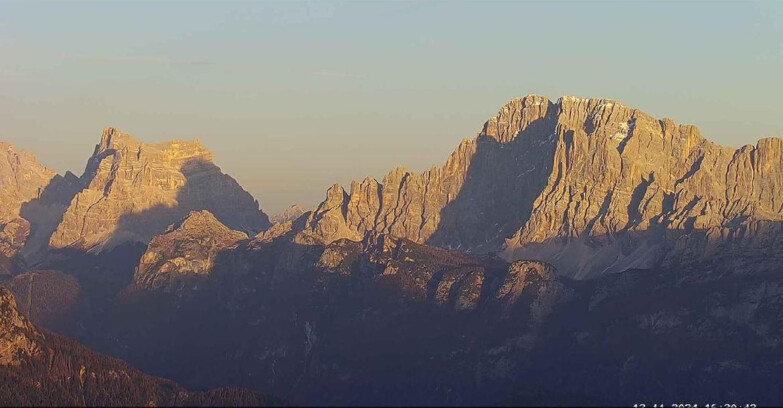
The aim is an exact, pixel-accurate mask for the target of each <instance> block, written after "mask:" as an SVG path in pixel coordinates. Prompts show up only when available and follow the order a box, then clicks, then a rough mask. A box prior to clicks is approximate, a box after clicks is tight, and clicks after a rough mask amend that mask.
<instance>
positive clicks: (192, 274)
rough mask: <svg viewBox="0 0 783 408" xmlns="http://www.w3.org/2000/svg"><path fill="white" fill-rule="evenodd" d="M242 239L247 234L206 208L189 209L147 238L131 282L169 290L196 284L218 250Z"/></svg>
mask: <svg viewBox="0 0 783 408" xmlns="http://www.w3.org/2000/svg"><path fill="white" fill-rule="evenodd" d="M246 239H248V236H247V234H245V233H244V232H240V231H234V230H232V229H230V228H228V227H227V226H225V225H223V224H222V223H221V222H220V221H218V219H217V218H215V216H214V215H212V213H210V212H209V211H205V210H202V211H192V212H190V213H189V214H188V216H187V217H185V219H183V220H182V221H180V222H178V223H176V224H173V225H171V226H170V227H169V228H168V230H167V231H166V232H165V233H163V234H161V235H159V236H157V237H155V238H153V239H152V240H151V241H150V243H149V245H148V246H147V251H146V252H145V253H144V255H143V256H142V258H141V262H140V264H139V266H138V268H137V269H136V273H135V275H134V283H135V284H136V285H138V286H141V287H144V288H147V289H163V290H165V291H170V292H173V291H178V290H181V289H183V288H186V287H188V288H193V287H196V286H197V285H198V278H201V277H205V276H207V275H209V274H210V272H211V271H212V266H213V265H214V262H215V258H216V257H217V256H218V254H219V253H220V252H221V251H224V250H226V249H228V248H230V247H232V246H234V245H236V244H237V242H239V241H242V240H246Z"/></svg>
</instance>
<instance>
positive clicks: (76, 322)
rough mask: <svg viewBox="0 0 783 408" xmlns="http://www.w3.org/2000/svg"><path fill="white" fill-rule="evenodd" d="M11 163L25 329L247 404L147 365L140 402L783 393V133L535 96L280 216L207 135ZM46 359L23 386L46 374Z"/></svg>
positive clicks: (14, 246) (7, 271)
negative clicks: (779, 384)
mask: <svg viewBox="0 0 783 408" xmlns="http://www.w3.org/2000/svg"><path fill="white" fill-rule="evenodd" d="M0 155H2V157H0V187H1V188H2V189H3V192H4V194H3V195H2V196H0V254H1V255H2V256H0V279H2V285H3V286H6V287H7V288H8V289H9V290H10V291H11V292H12V293H13V296H14V297H16V303H18V304H19V305H20V307H19V309H18V310H19V312H17V309H16V306H15V305H16V303H13V300H11V299H10V294H7V292H3V293H4V295H3V296H4V299H6V300H4V302H6V303H7V304H8V305H9V306H7V307H6V306H4V309H3V310H6V309H7V310H9V312H8V313H10V315H13V316H14V317H13V320H14V322H17V323H14V325H15V326H13V327H22V326H24V328H25V329H24V330H26V332H25V333H27V332H29V333H34V332H35V330H37V329H35V328H34V327H33V326H32V325H31V323H30V322H28V321H27V319H29V320H30V321H32V324H35V325H40V326H42V327H45V328H46V330H51V331H53V332H57V333H58V334H59V335H62V336H66V337H68V338H72V339H74V340H76V341H79V342H81V343H83V344H85V345H86V346H88V347H90V348H92V349H94V350H96V351H98V352H100V353H104V354H107V355H111V356H114V357H116V358H120V359H122V360H125V361H127V362H128V363H130V364H132V365H133V366H135V367H138V368H139V369H141V370H143V371H144V372H146V373H149V374H152V375H154V376H158V377H165V378H170V379H172V380H175V381H177V383H179V384H182V386H184V387H186V388H187V389H192V390H209V389H213V390H214V389H218V390H231V391H205V392H206V394H198V393H197V394H187V392H186V391H184V388H181V387H180V386H179V385H174V384H173V383H171V384H169V383H165V384H167V385H166V386H165V387H168V388H167V390H169V391H166V392H168V394H166V393H163V394H161V393H162V392H163V391H159V389H160V387H163V386H162V385H155V384H162V383H156V382H155V381H164V380H157V379H154V380H153V379H151V378H153V377H146V376H145V375H144V374H140V373H139V374H133V375H138V376H144V377H143V378H145V380H144V381H146V382H145V383H144V384H146V385H144V386H143V387H141V388H139V389H138V390H135V389H134V391H132V394H133V398H141V399H136V400H132V401H141V400H144V401H147V399H149V395H152V394H150V393H158V394H156V395H159V398H160V399H158V400H156V401H157V402H156V403H161V404H175V403H176V404H179V403H184V404H187V403H192V402H193V401H192V400H183V399H182V398H185V397H182V396H183V395H185V394H187V395H198V396H199V397H198V398H207V396H209V398H212V397H211V396H220V397H221V398H222V397H223V396H225V397H226V398H229V397H230V398H233V399H229V400H228V401H229V403H251V404H252V403H260V402H259V401H261V400H262V399H263V401H265V402H267V403H268V402H269V401H278V400H275V399H270V398H268V397H262V396H261V395H274V396H275V397H277V398H280V400H284V401H288V402H290V403H293V404H307V405H333V404H347V405H365V404H370V405H389V404H392V405H420V404H429V405H484V404H493V405H540V404H552V405H563V404H565V405H573V404H579V405H632V404H634V403H638V402H642V401H649V402H651V401H654V400H656V401H661V400H664V401H686V400H687V401H691V400H700V401H701V400H705V399H709V400H711V401H734V402H743V403H744V402H748V403H751V402H752V403H758V404H760V403H771V404H774V403H780V402H781V401H783V394H781V393H780V392H779V391H775V390H770V387H769V385H770V383H769V380H768V379H769V378H775V377H777V376H780V375H781V374H783V369H782V368H781V367H783V360H781V357H780V356H782V355H783V353H781V352H783V349H781V347H782V346H783V345H782V344H781V337H780V336H781V331H782V330H783V312H781V310H783V309H781V306H782V305H783V303H781V302H783V280H782V279H781V276H783V275H781V272H783V140H781V139H777V138H769V139H762V140H759V141H758V142H757V143H756V144H755V145H747V146H743V147H741V148H739V149H733V148H728V147H724V146H720V145H717V144H715V143H713V142H711V141H709V140H708V139H707V138H705V137H703V136H702V135H701V133H700V132H699V130H698V129H697V128H696V127H694V126H690V125H677V124H675V123H674V122H673V121H672V120H669V119H656V118H653V117H651V116H650V115H647V114H646V113H644V112H642V111H640V110H638V109H633V108H630V107H627V106H625V105H623V104H622V103H620V102H617V101H613V100H607V99H583V98H575V97H562V98H559V99H558V100H556V101H551V100H549V99H547V98H545V97H542V96H537V95H529V96H526V97H523V98H519V99H514V100H512V101H510V102H509V103H507V104H506V105H504V106H503V107H502V108H501V109H500V111H499V112H498V114H497V115H496V116H495V117H493V118H490V119H489V120H488V121H487V122H486V123H485V124H484V125H483V126H482V127H481V128H480V131H479V132H478V134H477V136H476V137H475V138H474V139H470V140H464V141H462V142H461V143H460V144H459V146H458V147H457V148H456V150H455V151H454V152H453V153H452V154H451V155H450V156H449V158H448V159H447V161H446V163H445V164H444V165H442V166H436V167H433V168H431V169H429V170H427V171H424V172H421V173H417V172H413V171H410V170H407V169H403V168H397V169H394V170H392V171H390V172H389V173H387V174H386V175H385V176H384V177H383V179H382V180H381V181H378V180H375V179H373V178H369V177H368V178H365V179H363V180H361V181H354V182H352V183H351V185H350V188H349V190H347V191H346V190H345V189H344V188H343V187H342V186H340V185H338V184H335V185H333V186H332V187H330V188H329V189H328V190H327V191H326V196H325V199H324V201H323V202H321V203H320V204H319V205H318V206H316V207H315V208H312V209H310V210H305V209H303V208H301V207H298V206H293V207H291V208H290V209H288V210H287V211H285V212H284V213H283V214H280V215H279V216H275V217H273V218H272V219H271V220H270V218H269V217H268V216H267V215H266V214H265V213H264V212H263V211H262V210H261V209H260V208H259V204H258V202H257V201H256V200H255V199H254V198H253V197H252V196H251V195H250V194H249V193H248V192H247V191H245V190H244V189H243V188H242V187H241V186H240V185H239V184H238V183H237V182H236V181H235V180H234V179H233V178H231V177H230V176H229V175H226V174H224V173H223V172H222V171H221V170H220V168H219V167H217V166H216V165H215V164H214V163H213V157H212V154H211V153H210V152H209V150H207V148H206V147H205V146H203V145H202V144H201V143H200V142H198V141H192V142H187V141H172V142H168V143H160V144H147V143H142V142H139V141H137V140H136V139H135V138H134V137H132V136H130V135H128V134H125V133H123V132H121V131H119V130H117V129H114V128H107V129H105V130H104V131H103V134H102V135H101V138H100V141H99V143H98V144H97V145H96V147H95V150H94V153H93V155H92V156H91V157H90V158H89V159H88V160H87V164H86V168H85V171H84V173H83V174H82V175H81V176H76V175H74V174H71V173H67V174H65V175H64V176H59V175H57V174H55V172H53V171H52V170H50V169H48V168H46V167H44V166H43V165H41V164H39V163H38V162H37V161H36V160H35V158H34V157H33V156H32V155H31V154H29V153H24V152H19V151H17V150H16V149H15V148H14V147H13V146H11V145H9V144H5V143H3V144H0ZM19 313H22V314H24V315H25V317H22V316H17V315H19ZM10 315H9V316H10ZM19 322H22V323H19ZM20 325H22V326H20ZM9 327H11V326H9ZM20 330H21V329H20ZM16 331H18V330H17V329H13V330H11V329H9V330H6V332H8V333H16ZM35 333H39V332H35ZM41 333H43V332H41ZM35 336H37V335H34V334H30V335H26V334H25V335H23V336H17V335H12V336H11V337H8V336H7V339H6V340H5V341H7V342H9V343H7V344H10V345H11V346H13V347H17V348H20V347H21V349H24V347H28V348H29V344H30V340H28V339H30V338H36V337H35ZM46 336H48V335H46ZM55 336H56V335H54V334H52V335H51V336H50V337H51V338H55V339H57V341H58V342H60V343H63V344H65V343H67V344H68V346H67V347H66V350H69V351H62V352H61V353H71V354H73V355H74V356H73V357H68V358H86V357H80V356H82V355H86V354H85V353H93V352H91V351H88V350H87V349H86V348H84V347H82V346H76V345H72V343H71V340H67V339H65V338H63V337H55ZM47 338H48V337H47ZM9 339H10V340H9ZM41 341H43V340H41ZM11 346H9V347H11ZM49 347H50V348H51V347H55V346H49ZM56 347H65V346H56ZM6 349H9V350H10V348H6ZM28 354H29V353H28ZM89 355H90V356H92V355H93V354H89ZM25 358H26V359H22V360H19V359H17V360H13V359H11V360H13V361H17V363H13V364H10V365H9V364H8V363H6V368H5V370H6V372H7V374H6V376H16V377H14V378H21V379H24V378H26V377H25V376H30V375H32V374H28V373H33V372H34V373H35V374H34V375H36V376H39V375H44V374H42V373H39V371H40V370H42V368H40V367H44V366H45V364H43V363H41V362H38V361H37V360H36V361H33V360H34V359H32V358H31V357H25ZM89 358H90V359H91V361H97V360H96V359H99V357H89ZM100 358H103V357H100ZM106 358H107V359H108V357H106ZM6 360H8V359H6ZM11 360H8V361H11ZM4 361H5V360H4ZM101 361H103V360H101ZM107 361H108V360H107ZM111 361H112V363H103V362H101V363H100V364H101V367H103V366H104V365H106V366H109V365H110V364H125V363H121V362H118V361H117V360H111ZM42 364H43V365H42ZM96 364H97V363H96ZM69 367H72V366H69ZM123 367H125V366H123ZM24 370H28V371H24ZM36 370H38V371H36ZM128 370H130V368H128ZM115 371H116V370H115ZM105 372H106V371H101V373H102V374H101V375H100V376H99V377H101V378H104V377H105V376H106V375H108V374H105ZM134 373H137V372H136V371H134ZM47 375H48V374H47ZM129 375H130V374H129ZM7 378H11V377H7ZM36 378H38V377H36ZM69 378H76V377H75V376H70V377H69ZM139 378H142V377H139ZM148 378H149V379H148ZM47 381H49V380H47ZM57 381H60V380H57ZM57 381H55V382H53V383H52V384H55V383H57V384H61V382H59V383H58V382H57ZM47 384H48V383H47ZM68 386H70V385H68ZM105 386H106V391H101V392H103V393H104V394H102V395H109V397H108V398H115V397H114V396H111V392H112V391H111V390H112V389H117V388H122V386H118V385H116V384H106V385H105ZM57 387H62V386H61V385H57ZM155 387H158V388H155ZM177 387H179V388H177ZM52 389H54V388H52ZM122 389H127V388H122ZM31 390H32V389H31ZM156 390H157V391H156ZM171 390H176V391H171ZM248 390H252V391H248ZM52 392H54V391H52ZM57 392H60V391H57ZM69 392H70V391H69ZM80 392H81V391H80ZM30 393H32V391H30ZM82 393H83V392H82ZM183 393H185V394H183ZM258 393H261V394H258ZM23 395H28V393H27V391H25V393H23ZM52 395H57V396H58V397H56V398H63V401H69V403H74V404H88V405H90V404H96V403H99V402H98V401H107V400H100V399H92V400H90V399H87V398H86V397H82V399H81V400H79V399H78V398H77V397H74V395H77V396H78V394H68V395H67V396H66V395H65V394H52ZM60 395H62V396H61V397H60ZM31 398H33V397H31V396H30V397H29V398H27V399H24V400H20V401H36V400H34V399H31ZM53 398H55V397H53ZM74 398H75V399H74ZM116 398H118V399H109V400H108V401H131V400H122V399H119V398H125V395H124V394H122V395H119V394H118V396H117V397H116ZM215 398H218V397H215ZM254 398H255V399H254ZM264 398H266V399H264ZM51 401H53V400H51ZM198 401H207V403H216V402H215V401H217V400H211V402H209V400H198Z"/></svg>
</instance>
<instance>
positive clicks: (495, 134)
mask: <svg viewBox="0 0 783 408" xmlns="http://www.w3.org/2000/svg"><path fill="white" fill-rule="evenodd" d="M779 221H783V140H781V139H763V140H760V141H759V142H758V143H757V144H756V145H755V146H750V145H748V146H744V147H742V148H740V149H732V148H728V147H723V146H719V145H717V144H715V143H713V142H710V141H709V140H707V139H705V138H704V137H702V136H701V134H700V132H699V130H698V129H697V128H696V127H694V126H682V125H677V124H675V123H674V122H673V121H671V120H669V119H662V120H659V119H655V118H653V117H651V116H650V115H647V114H646V113H644V112H642V111H640V110H638V109H633V108H630V107H627V106H624V105H623V104H621V103H619V102H617V101H613V100H607V99H583V98H575V97H562V98H560V99H558V100H557V101H555V102H552V101H550V100H548V99H547V98H544V97H541V96H535V95H531V96H526V97H524V98H520V99H515V100H513V101H511V102H509V103H508V104H506V105H505V106H503V107H502V108H501V109H500V111H499V112H498V115H497V116H495V117H493V118H491V119H489V120H488V121H487V122H486V123H485V124H484V126H483V128H482V130H481V131H480V132H479V134H478V136H477V137H476V138H475V139H473V140H467V141H463V142H462V143H461V144H460V145H459V147H458V148H457V149H456V150H455V151H454V153H452V155H451V156H450V157H449V159H448V160H447V162H446V164H445V165H444V166H442V167H433V168H432V169H430V170H428V171H425V172H423V173H414V172H411V171H409V170H406V169H401V168H398V169H395V170H393V171H392V172H390V173H388V174H387V175H386V176H385V177H384V179H383V182H382V183H379V182H377V181H376V180H374V179H371V178H367V179H365V180H363V181H361V182H353V183H352V184H351V188H350V191H347V192H346V191H344V190H343V188H342V187H341V186H339V185H335V186H333V187H332V188H330V189H329V191H328V193H327V198H326V200H325V201H324V202H323V203H321V205H319V206H318V208H316V209H315V210H314V211H313V212H312V213H311V214H310V216H309V218H308V220H307V224H306V227H305V228H303V229H302V231H300V232H299V233H298V235H297V237H296V240H297V242H299V243H303V244H306V243H328V242H332V241H335V240H337V239H341V238H347V239H351V240H359V239H361V237H362V236H363V234H364V233H365V232H366V231H375V232H381V233H387V234H391V235H394V236H398V237H404V238H408V239H410V240H413V241H415V242H420V243H428V244H433V245H437V246H442V247H446V248H457V249H463V250H468V251H471V252H497V251H499V252H501V253H502V254H503V256H504V257H506V258H507V259H509V260H514V259H539V260H543V261H547V262H549V263H552V264H554V265H555V266H557V269H558V270H559V271H561V273H564V274H566V275H569V276H572V277H577V278H589V277H594V276H599V275H601V274H604V273H610V272H619V271H622V270H627V269H629V268H645V267H653V266H655V265H658V264H661V263H667V264H676V263H679V262H681V261H684V260H686V259H687V258H689V257H691V256H693V255H694V253H693V248H692V247H691V249H690V250H689V251H688V253H687V254H686V252H685V251H683V250H682V247H683V244H682V243H680V244H678V242H681V241H683V240H688V241H689V242H693V241H696V242H700V244H699V245H698V246H697V247H698V248H700V251H701V252H699V251H697V253H696V254H695V255H697V256H702V257H703V256H706V255H707V254H708V252H704V251H713V252H714V250H715V248H716V247H722V246H724V245H728V244H729V243H730V242H735V241H736V240H737V239H738V237H740V236H741V237H742V239H750V240H752V241H754V242H767V241H768V240H769V239H774V236H770V235H769V231H770V229H773V230H774V227H772V226H762V227H760V226H758V225H757V224H756V223H758V222H773V223H774V222H779ZM758 234H761V235H758ZM756 246H758V247H761V245H760V244H759V245H756ZM710 253H711V252H710Z"/></svg>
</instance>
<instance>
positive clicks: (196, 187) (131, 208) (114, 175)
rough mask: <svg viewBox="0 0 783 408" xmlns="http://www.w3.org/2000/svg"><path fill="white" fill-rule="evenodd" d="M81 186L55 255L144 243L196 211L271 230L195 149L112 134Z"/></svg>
mask: <svg viewBox="0 0 783 408" xmlns="http://www.w3.org/2000/svg"><path fill="white" fill-rule="evenodd" d="M81 181H82V183H83V184H84V186H85V187H84V189H83V190H81V191H80V192H79V193H78V194H76V196H75V197H74V199H73V200H72V202H71V204H70V206H69V207H68V209H67V211H66V212H65V214H64V216H63V219H62V222H61V223H60V224H59V225H58V226H57V229H56V230H55V231H54V234H53V235H52V237H51V240H50V246H51V247H53V248H65V247H71V248H77V249H80V250H100V249H105V248H106V247H107V246H108V247H111V246H114V245H117V244H120V243H123V242H134V241H137V242H143V243H147V242H149V240H150V239H152V237H153V236H155V235H157V234H160V233H162V232H163V231H165V229H166V227H167V226H169V225H171V224H173V223H175V222H177V221H179V220H180V219H182V218H183V217H185V216H186V215H187V214H188V213H189V212H190V211H194V210H208V211H210V212H211V213H212V214H214V215H215V217H216V218H218V219H219V220H220V221H221V222H222V223H224V224H226V225H227V226H229V227H231V228H232V229H236V230H240V231H244V232H247V233H249V234H256V233H258V232H260V231H263V230H265V229H266V228H268V227H269V220H268V218H267V216H266V214H264V213H263V212H262V211H261V210H260V209H259V207H258V202H257V201H256V200H255V199H253V197H252V196H251V195H250V194H249V193H248V192H247V191H245V190H243V189H242V187H241V186H240V185H239V184H238V183H237V182H236V180H234V179H233V178H231V177H230V176H228V175H226V174H224V173H222V172H221V171H220V168H218V167H217V166H215V164H214V163H213V156H212V153H211V152H210V151H209V150H207V149H206V147H204V146H203V145H202V144H201V143H200V142H198V141H190V142H185V141H171V142H166V143H158V144H147V143H141V142H138V141H137V140H135V139H134V138H133V137H132V136H131V135H129V134H126V133H123V132H121V131H119V130H117V129H114V128H107V129H105V130H104V132H103V136H102V137H101V141H100V143H99V144H98V145H97V146H96V147H95V152H94V154H93V155H92V157H91V158H90V160H89V162H88V163H87V168H86V170H85V172H84V174H83V175H82V177H81Z"/></svg>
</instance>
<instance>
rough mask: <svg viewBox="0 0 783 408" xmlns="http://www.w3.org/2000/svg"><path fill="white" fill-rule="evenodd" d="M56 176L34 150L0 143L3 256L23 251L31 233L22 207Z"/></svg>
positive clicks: (0, 205) (1, 243)
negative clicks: (42, 163) (19, 148)
mask: <svg viewBox="0 0 783 408" xmlns="http://www.w3.org/2000/svg"><path fill="white" fill-rule="evenodd" d="M55 176H56V173H55V172H54V171H53V170H51V169H48V168H46V167H44V166H43V165H41V164H40V163H38V161H37V160H36V158H35V156H33V155H32V154H31V153H28V152H23V151H18V150H17V149H16V148H14V146H13V145H11V144H9V143H3V142H0V192H2V193H1V194H0V255H2V256H4V257H5V258H13V257H15V256H16V255H17V254H18V253H19V252H20V251H21V249H22V248H23V246H24V245H25V242H26V241H27V238H28V237H29V236H30V233H31V226H30V222H29V221H28V220H26V219H24V218H23V217H22V215H21V213H22V208H23V206H24V205H26V204H28V203H30V202H32V201H34V200H37V199H38V198H39V197H40V196H41V194H42V193H43V191H44V189H46V187H47V186H48V185H49V183H50V182H51V181H52V179H54V178H55ZM0 268H2V267H1V266H0ZM0 273H1V271H0Z"/></svg>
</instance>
